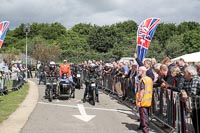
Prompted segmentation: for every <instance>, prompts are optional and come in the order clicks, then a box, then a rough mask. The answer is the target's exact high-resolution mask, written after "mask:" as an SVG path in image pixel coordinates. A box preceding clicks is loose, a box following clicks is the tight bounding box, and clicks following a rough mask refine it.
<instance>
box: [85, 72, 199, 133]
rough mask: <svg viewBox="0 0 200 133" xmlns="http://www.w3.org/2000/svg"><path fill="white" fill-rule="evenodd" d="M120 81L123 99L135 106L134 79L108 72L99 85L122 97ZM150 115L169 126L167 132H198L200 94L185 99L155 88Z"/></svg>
mask: <svg viewBox="0 0 200 133" xmlns="http://www.w3.org/2000/svg"><path fill="white" fill-rule="evenodd" d="M87 73H88V71H87V70H84V69H83V71H82V79H83V80H84V78H85V76H86V74H87ZM118 82H120V84H121V91H122V94H123V95H122V97H123V100H124V101H125V102H128V103H129V105H133V106H135V86H134V85H135V83H134V81H133V80H132V79H129V78H121V77H115V76H112V75H110V74H106V75H103V76H102V81H101V82H99V84H98V86H99V87H100V88H101V89H102V90H104V91H107V92H109V94H112V95H118V97H119V99H121V96H120V95H119V90H117V89H116V86H115V85H116V84H117V83H118ZM131 108H132V107H131ZM135 111H137V110H135ZM149 116H150V119H151V121H153V120H156V121H157V122H159V123H160V125H161V128H162V127H165V128H167V129H168V131H167V132H178V133H193V132H195V129H196V133H200V131H199V128H200V125H199V124H200V120H199V119H200V96H190V97H189V98H188V99H187V100H183V99H182V98H181V95H180V94H179V93H177V92H175V91H171V90H169V89H167V90H166V89H163V88H160V87H159V88H154V90H153V98H152V106H151V110H150V115H149ZM192 121H193V122H192ZM194 123H195V124H194ZM195 125H196V126H195ZM194 126H195V127H196V128H195V129H194Z"/></svg>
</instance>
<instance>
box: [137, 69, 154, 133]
mask: <svg viewBox="0 0 200 133" xmlns="http://www.w3.org/2000/svg"><path fill="white" fill-rule="evenodd" d="M146 71H147V69H146V67H144V66H141V67H139V70H138V73H139V75H140V76H141V79H140V82H139V86H138V93H137V95H136V105H137V107H139V114H140V125H139V128H138V129H139V130H142V131H143V132H144V133H149V130H150V129H149V110H150V107H151V103H152V95H153V81H152V79H151V78H150V77H148V76H147V75H146Z"/></svg>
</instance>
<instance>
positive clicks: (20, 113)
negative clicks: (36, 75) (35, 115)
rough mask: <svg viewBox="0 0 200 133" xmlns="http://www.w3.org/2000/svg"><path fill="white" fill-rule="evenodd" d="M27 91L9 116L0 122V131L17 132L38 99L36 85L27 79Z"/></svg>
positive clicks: (3, 132) (1, 132)
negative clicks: (23, 98)
mask: <svg viewBox="0 0 200 133" xmlns="http://www.w3.org/2000/svg"><path fill="white" fill-rule="evenodd" d="M28 83H29V86H30V88H29V91H28V95H27V96H26V98H25V100H24V101H23V102H22V103H21V105H20V106H19V108H18V109H17V110H16V111H15V112H14V113H12V114H11V115H10V116H9V118H8V119H7V120H5V121H3V123H1V124H0V133H19V132H20V130H21V128H22V127H23V126H24V125H25V123H26V121H27V120H28V118H29V115H30V114H31V112H32V111H33V109H34V108H35V106H36V104H37V101H38V86H37V85H36V84H35V83H34V82H33V81H31V80H28Z"/></svg>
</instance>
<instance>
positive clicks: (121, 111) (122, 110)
mask: <svg viewBox="0 0 200 133" xmlns="http://www.w3.org/2000/svg"><path fill="white" fill-rule="evenodd" d="M38 103H39V104H46V105H53V106H62V107H70V108H78V106H76V105H66V104H56V103H45V102H38ZM85 109H91V110H101V111H111V112H120V113H126V114H134V113H133V112H132V110H124V109H106V108H95V107H85Z"/></svg>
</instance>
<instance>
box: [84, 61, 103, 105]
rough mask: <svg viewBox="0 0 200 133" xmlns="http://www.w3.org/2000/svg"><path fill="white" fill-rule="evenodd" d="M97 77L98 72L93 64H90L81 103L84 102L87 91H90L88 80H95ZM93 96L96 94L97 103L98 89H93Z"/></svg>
mask: <svg viewBox="0 0 200 133" xmlns="http://www.w3.org/2000/svg"><path fill="white" fill-rule="evenodd" d="M98 77H99V74H98V72H97V71H96V65H95V64H94V63H91V64H90V65H89V71H88V74H87V76H86V81H85V84H86V87H85V91H84V96H83V102H85V101H86V96H87V94H88V93H89V89H90V80H91V79H97V78H98ZM95 94H96V101H97V102H99V93H98V88H97V87H96V88H95Z"/></svg>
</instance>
